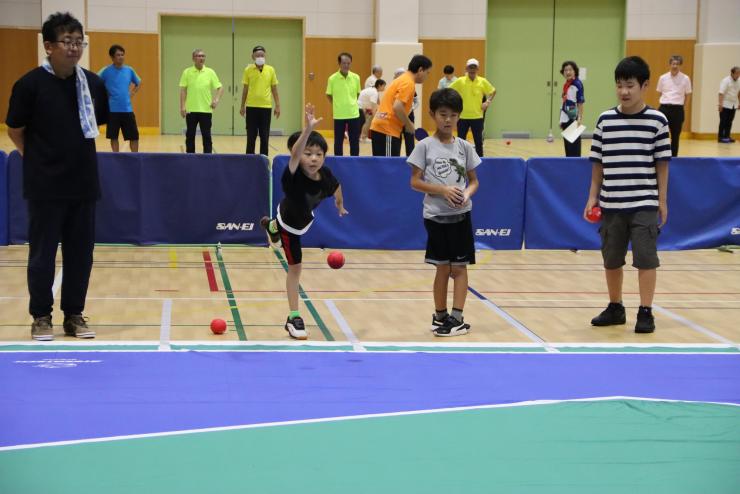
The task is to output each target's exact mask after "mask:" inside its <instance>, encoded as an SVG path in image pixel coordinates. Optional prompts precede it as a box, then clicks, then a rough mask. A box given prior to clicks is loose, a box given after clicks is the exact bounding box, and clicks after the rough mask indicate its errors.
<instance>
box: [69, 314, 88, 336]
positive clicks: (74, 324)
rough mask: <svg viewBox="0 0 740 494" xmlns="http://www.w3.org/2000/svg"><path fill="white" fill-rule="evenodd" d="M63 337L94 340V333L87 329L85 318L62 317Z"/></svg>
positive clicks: (79, 315) (74, 315)
mask: <svg viewBox="0 0 740 494" xmlns="http://www.w3.org/2000/svg"><path fill="white" fill-rule="evenodd" d="M64 335H65V336H74V337H75V338H95V331H93V330H92V329H90V328H88V327H87V317H82V314H73V315H70V316H65V317H64Z"/></svg>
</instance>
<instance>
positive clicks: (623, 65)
mask: <svg viewBox="0 0 740 494" xmlns="http://www.w3.org/2000/svg"><path fill="white" fill-rule="evenodd" d="M632 78H634V79H637V82H638V83H639V84H640V86H642V85H643V84H644V83H645V81H649V80H650V66H648V64H647V62H645V60H643V59H642V58H640V57H627V58H623V59H622V60H621V61H620V62H619V63H618V64H617V68H616V69H614V82H619V81H626V80H628V79H632Z"/></svg>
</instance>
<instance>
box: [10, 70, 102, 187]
mask: <svg viewBox="0 0 740 494" xmlns="http://www.w3.org/2000/svg"><path fill="white" fill-rule="evenodd" d="M85 76H86V77H87V83H88V86H89V88H90V95H91V96H92V99H93V104H94V105H95V117H96V119H97V121H98V123H105V122H107V121H108V95H107V93H106V91H105V84H104V83H103V81H102V80H101V79H100V77H98V76H97V75H95V74H93V73H92V72H90V71H87V70H85ZM5 123H6V124H7V125H8V127H10V128H14V129H17V128H20V127H25V132H24V153H23V195H24V197H26V198H27V199H33V200H45V199H46V200H53V199H74V200H80V199H83V200H88V199H97V198H99V197H100V184H99V182H98V162H97V156H96V154H95V139H86V138H85V136H84V134H83V133H82V125H81V124H80V116H79V111H78V107H77V87H76V79H75V75H74V74H73V75H72V76H70V77H68V78H66V79H60V78H58V77H56V76H55V75H53V74H50V73H49V72H47V71H46V70H45V69H44V68H42V67H37V68H35V69H33V70H32V71H30V72H28V73H27V74H26V75H24V76H23V77H21V78H20V79H18V81H16V83H15V85H14V86H13V92H12V93H11V95H10V104H9V107H8V116H7V118H6V119H5Z"/></svg>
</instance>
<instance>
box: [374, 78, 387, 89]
mask: <svg viewBox="0 0 740 494" xmlns="http://www.w3.org/2000/svg"><path fill="white" fill-rule="evenodd" d="M380 86H385V81H384V80H383V79H378V80H376V81H375V84H374V87H375V89H378V88H379V87H380Z"/></svg>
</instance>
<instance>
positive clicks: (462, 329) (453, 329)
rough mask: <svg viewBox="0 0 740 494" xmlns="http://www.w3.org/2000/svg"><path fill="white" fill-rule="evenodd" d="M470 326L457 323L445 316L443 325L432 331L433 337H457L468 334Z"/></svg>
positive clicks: (455, 320) (452, 318)
mask: <svg viewBox="0 0 740 494" xmlns="http://www.w3.org/2000/svg"><path fill="white" fill-rule="evenodd" d="M468 329H470V324H465V323H464V322H463V321H458V320H457V319H456V318H454V317H452V316H447V319H445V322H444V324H442V325H441V326H440V327H438V328H435V329H434V336H459V335H463V334H467V333H468Z"/></svg>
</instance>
